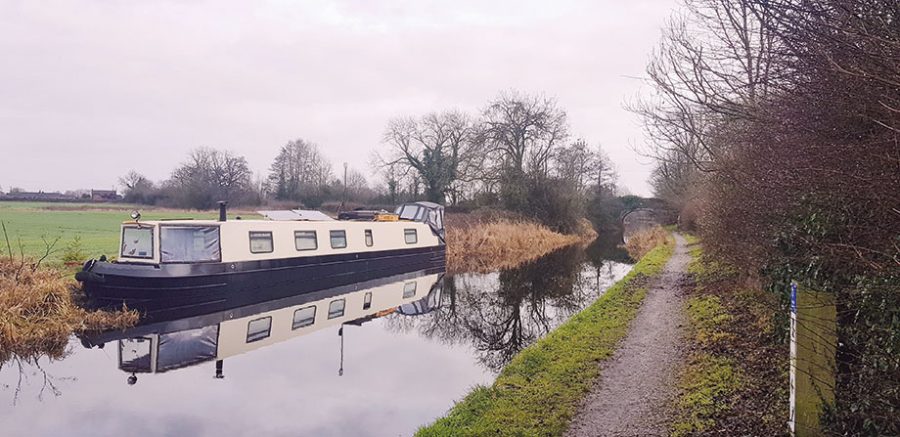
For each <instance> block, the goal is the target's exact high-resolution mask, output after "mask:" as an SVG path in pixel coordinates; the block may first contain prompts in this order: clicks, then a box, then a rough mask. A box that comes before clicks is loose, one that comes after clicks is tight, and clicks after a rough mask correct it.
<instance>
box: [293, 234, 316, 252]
mask: <svg viewBox="0 0 900 437" xmlns="http://www.w3.org/2000/svg"><path fill="white" fill-rule="evenodd" d="M310 233H311V234H312V236H313V241H314V242H315V243H316V247H313V248H312V249H301V248H299V247H297V234H310ZM294 249H297V250H298V251H300V252H306V251H310V250H319V234H318V233H317V232H316V231H315V230H312V231H309V230H304V231H294Z"/></svg>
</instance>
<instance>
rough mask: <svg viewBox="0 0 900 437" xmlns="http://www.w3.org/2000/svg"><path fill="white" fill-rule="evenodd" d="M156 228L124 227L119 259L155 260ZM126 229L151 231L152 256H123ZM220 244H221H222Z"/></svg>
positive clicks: (120, 241)
mask: <svg viewBox="0 0 900 437" xmlns="http://www.w3.org/2000/svg"><path fill="white" fill-rule="evenodd" d="M154 228H156V227H155V226H149V225H148V226H140V225H134V226H122V235H121V237H122V238H121V239H120V240H119V258H134V259H153V258H155V257H156V233H155V232H154ZM126 229H138V230H143V229H149V230H150V256H131V255H128V256H126V255H122V249H123V247H122V243H124V242H125V230H126ZM220 240H221V236H220ZM219 244H221V242H220V243H219ZM221 254H222V252H221V251H219V256H220V257H221Z"/></svg>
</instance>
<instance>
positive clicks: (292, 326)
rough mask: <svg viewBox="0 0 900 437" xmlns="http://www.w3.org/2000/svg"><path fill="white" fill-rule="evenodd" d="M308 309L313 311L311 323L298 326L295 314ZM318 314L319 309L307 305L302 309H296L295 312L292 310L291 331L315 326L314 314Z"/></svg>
mask: <svg viewBox="0 0 900 437" xmlns="http://www.w3.org/2000/svg"><path fill="white" fill-rule="evenodd" d="M309 308H312V309H313V314H312V321H311V322H309V323H307V324H305V325H298V324H297V313H298V312H300V311H303V310H305V309H309ZM318 312H319V309H318V308H317V307H316V306H315V305H308V306H305V307H303V308H297V309H296V310H294V315H293V317H291V331H293V330H295V329H300V328H306V327H308V326H312V325H315V324H316V313H318Z"/></svg>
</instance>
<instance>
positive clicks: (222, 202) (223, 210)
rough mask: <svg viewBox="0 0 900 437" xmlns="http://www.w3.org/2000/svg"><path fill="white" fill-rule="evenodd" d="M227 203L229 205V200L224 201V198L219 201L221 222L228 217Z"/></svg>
mask: <svg viewBox="0 0 900 437" xmlns="http://www.w3.org/2000/svg"><path fill="white" fill-rule="evenodd" d="M225 205H228V202H226V201H224V200H220V201H219V221H220V222H224V221H225V219H226V217H225Z"/></svg>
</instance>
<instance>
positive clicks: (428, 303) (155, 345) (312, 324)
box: [81, 271, 444, 384]
mask: <svg viewBox="0 0 900 437" xmlns="http://www.w3.org/2000/svg"><path fill="white" fill-rule="evenodd" d="M443 278H444V275H443V274H442V273H429V272H428V271H418V272H410V273H404V274H401V275H393V276H388V277H384V278H377V279H372V280H368V281H364V282H355V283H352V284H349V285H345V286H340V287H331V288H326V289H321V290H315V291H311V292H309V293H303V294H298V295H294V296H290V297H286V298H281V299H276V300H270V301H266V302H261V303H258V304H254V305H249V306H244V307H239V308H234V309H230V310H225V311H219V312H212V313H203V314H194V315H192V316H189V317H182V318H169V319H167V320H160V321H153V322H147V321H146V320H145V321H142V322H141V324H139V325H137V326H135V327H133V328H129V329H126V330H124V331H119V330H116V331H109V332H104V333H95V334H83V335H82V336H81V341H82V344H83V345H84V346H85V347H87V348H93V347H104V345H105V344H106V343H109V342H113V341H115V342H117V349H118V350H117V352H118V361H119V363H118V367H119V370H122V371H124V372H127V373H130V374H131V376H130V377H129V378H128V382H129V383H130V384H133V383H134V382H136V381H137V376H136V374H138V373H164V372H168V371H173V370H177V369H181V368H185V367H191V366H195V365H198V364H201V363H206V362H210V361H216V376H217V377H222V366H223V361H224V360H225V359H226V358H230V357H234V356H237V355H241V354H245V353H249V352H252V351H255V350H258V349H260V348H262V347H265V346H269V345H272V344H275V343H280V342H283V341H286V340H290V339H293V338H296V337H301V336H304V335H308V334H312V333H313V332H316V331H319V330H322V329H327V328H337V329H338V333H339V334H340V335H341V339H343V328H344V327H345V326H360V325H362V324H364V323H366V322H369V321H371V320H374V319H377V318H381V317H385V316H388V315H392V314H397V315H402V316H418V315H422V314H426V313H428V312H431V311H433V310H435V309H436V308H438V307H440V305H441V293H442V290H443V283H444V281H443ZM341 346H342V347H341V353H342V354H343V343H341ZM336 361H337V360H336ZM341 362H343V360H341Z"/></svg>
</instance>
